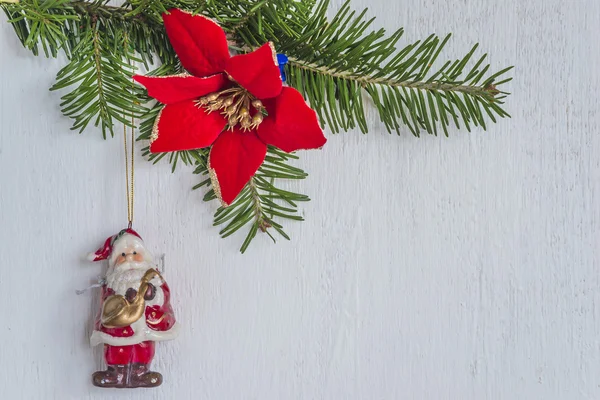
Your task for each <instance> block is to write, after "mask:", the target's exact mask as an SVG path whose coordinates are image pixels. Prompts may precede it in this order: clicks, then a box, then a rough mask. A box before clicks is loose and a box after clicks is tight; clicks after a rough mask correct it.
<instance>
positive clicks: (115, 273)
mask: <svg viewBox="0 0 600 400" xmlns="http://www.w3.org/2000/svg"><path fill="white" fill-rule="evenodd" d="M150 268H152V266H151V265H150V263H148V262H147V261H142V262H124V263H122V264H120V265H118V266H116V267H114V268H111V269H110V270H109V271H108V274H107V275H106V286H108V287H109V288H111V289H112V290H114V291H115V293H117V294H120V295H124V294H125V292H127V289H129V288H133V289H135V290H138V289H139V288H140V283H141V281H142V277H143V276H144V274H145V273H146V271H147V270H148V269H150Z"/></svg>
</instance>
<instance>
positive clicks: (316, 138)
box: [257, 87, 327, 153]
mask: <svg viewBox="0 0 600 400" xmlns="http://www.w3.org/2000/svg"><path fill="white" fill-rule="evenodd" d="M265 107H266V108H267V111H268V113H269V115H268V116H266V117H265V119H264V121H263V122H262V124H260V125H259V126H258V132H257V134H258V137H260V138H261V139H262V140H263V141H264V142H265V143H267V144H270V145H273V146H275V147H279V148H280V149H281V150H283V151H285V152H288V153H290V152H292V151H296V150H306V149H318V148H320V147H323V145H324V144H325V142H327V139H325V135H323V130H322V129H321V126H320V125H319V120H318V119H317V113H316V112H315V111H314V110H313V109H312V108H310V107H309V106H308V104H306V102H305V101H304V98H303V97H302V95H301V94H300V93H299V92H298V91H297V90H296V89H292V88H290V87H284V88H283V91H282V92H281V94H280V95H279V96H278V97H277V98H276V99H272V100H268V101H266V102H265Z"/></svg>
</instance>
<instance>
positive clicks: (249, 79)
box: [225, 43, 283, 100]
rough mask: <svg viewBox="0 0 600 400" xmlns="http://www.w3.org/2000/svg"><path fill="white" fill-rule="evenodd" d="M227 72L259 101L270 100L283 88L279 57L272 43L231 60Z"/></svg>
mask: <svg viewBox="0 0 600 400" xmlns="http://www.w3.org/2000/svg"><path fill="white" fill-rule="evenodd" d="M225 71H227V73H228V74H229V75H230V76H231V77H232V78H233V79H235V81H236V82H237V83H239V84H240V85H241V86H242V87H244V88H245V89H247V90H248V91H249V92H250V93H252V94H253V95H254V96H256V97H258V98H259V99H261V100H262V99H270V98H271V97H275V96H277V95H278V94H279V93H281V88H282V86H283V84H282V82H281V73H280V72H279V66H278V64H277V55H276V54H275V50H273V47H272V45H271V44H270V43H267V44H265V45H264V46H262V47H261V48H259V49H258V50H256V51H253V52H252V53H248V54H243V55H240V56H235V57H232V58H230V59H229V62H228V63H227V66H226V67H225Z"/></svg>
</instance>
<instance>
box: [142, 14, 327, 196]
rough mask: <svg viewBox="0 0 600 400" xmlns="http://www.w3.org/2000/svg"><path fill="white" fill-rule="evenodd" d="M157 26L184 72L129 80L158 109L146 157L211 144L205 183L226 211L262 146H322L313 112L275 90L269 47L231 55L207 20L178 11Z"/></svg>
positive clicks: (277, 79)
mask: <svg viewBox="0 0 600 400" xmlns="http://www.w3.org/2000/svg"><path fill="white" fill-rule="evenodd" d="M163 20H164V23H165V28H166V31H167V35H168V36H169V40H170V41H171V44H172V45H173V48H174V49H175V52H176V53H177V55H178V56H179V60H180V61H181V64H182V65H183V67H184V68H185V69H186V70H187V71H188V72H189V74H183V75H174V76H163V77H149V76H135V77H134V78H135V80H136V81H137V82H139V83H141V84H142V85H144V86H145V87H146V88H147V89H148V94H149V95H150V96H152V97H154V98H155V99H156V100H158V101H159V102H161V103H164V104H165V107H164V108H163V109H162V111H161V112H160V114H159V115H158V117H157V119H156V123H155V125H154V130H153V134H152V138H151V144H150V151H151V152H154V153H157V152H168V151H177V150H191V149H199V148H203V147H208V146H212V147H211V150H210V154H209V158H208V161H209V162H208V164H209V165H208V168H209V172H210V176H211V180H212V183H213V187H214V189H215V193H216V194H217V196H218V197H219V198H220V199H221V201H222V202H223V203H224V204H225V205H228V204H230V203H231V202H232V201H233V200H234V199H235V198H236V197H237V195H238V194H239V193H240V191H241V190H242V189H243V188H244V186H245V185H246V183H248V181H249V180H250V178H251V177H252V176H253V175H254V174H255V173H256V170H257V169H258V167H260V165H261V164H262V162H263V161H264V159H265V155H266V153H267V145H272V146H275V147H278V148H280V149H281V150H283V151H286V152H292V151H296V150H300V149H317V148H320V147H322V146H323V145H324V144H325V142H326V139H325V136H324V135H323V131H322V129H321V127H320V125H319V121H318V119H317V115H316V113H315V111H314V110H312V109H311V108H310V107H309V106H308V105H307V104H306V102H305V101H304V98H303V97H302V95H301V94H300V93H299V92H298V91H297V90H295V89H292V88H289V87H283V83H282V81H281V74H280V71H279V67H278V65H277V59H276V54H275V52H274V50H273V46H272V44H270V43H269V44H265V45H264V46H262V47H260V48H259V49H258V50H256V51H254V52H252V53H248V54H243V55H237V56H234V57H231V56H230V54H229V47H228V44H227V38H226V36H225V32H223V30H222V29H221V27H219V25H217V24H216V23H215V22H213V21H212V20H210V19H208V18H205V17H203V16H200V15H192V14H189V13H187V12H184V11H181V10H179V9H172V10H169V13H165V14H164V15H163Z"/></svg>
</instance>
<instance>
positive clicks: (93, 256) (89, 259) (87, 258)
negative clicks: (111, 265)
mask: <svg viewBox="0 0 600 400" xmlns="http://www.w3.org/2000/svg"><path fill="white" fill-rule="evenodd" d="M96 257H97V256H96V253H88V255H87V256H85V259H86V260H88V261H94V260H95V259H96Z"/></svg>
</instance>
